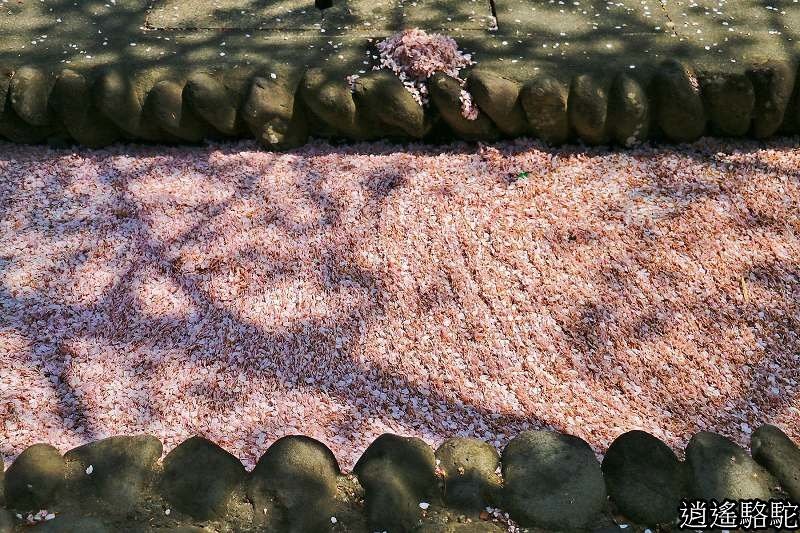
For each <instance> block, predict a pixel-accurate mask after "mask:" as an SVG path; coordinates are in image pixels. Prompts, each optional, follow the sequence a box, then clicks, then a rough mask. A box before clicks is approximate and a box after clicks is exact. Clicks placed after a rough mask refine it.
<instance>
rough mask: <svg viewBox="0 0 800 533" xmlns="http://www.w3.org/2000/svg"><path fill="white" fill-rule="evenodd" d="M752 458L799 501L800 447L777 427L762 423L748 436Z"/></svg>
mask: <svg viewBox="0 0 800 533" xmlns="http://www.w3.org/2000/svg"><path fill="white" fill-rule="evenodd" d="M750 450H751V451H752V453H753V459H755V460H756V462H758V463H759V464H760V465H761V466H763V467H764V468H766V469H767V470H768V471H769V473H770V474H772V475H773V476H775V478H776V479H777V480H778V481H779V482H780V484H781V488H782V489H783V490H785V491H786V492H787V493H788V494H789V496H790V497H791V498H792V499H793V500H794V501H797V502H800V448H798V446H797V444H795V443H794V442H792V440H791V439H790V438H789V437H788V436H787V435H786V433H784V432H783V431H781V430H780V429H779V428H777V427H775V426H773V425H770V424H764V425H763V426H761V427H760V428H758V429H757V430H755V431H754V432H753V435H752V436H751V437H750Z"/></svg>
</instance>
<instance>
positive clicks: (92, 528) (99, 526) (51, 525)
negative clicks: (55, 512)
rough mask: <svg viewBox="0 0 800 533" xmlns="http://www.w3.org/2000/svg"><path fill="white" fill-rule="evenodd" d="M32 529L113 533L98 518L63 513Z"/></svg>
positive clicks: (42, 532)
mask: <svg viewBox="0 0 800 533" xmlns="http://www.w3.org/2000/svg"><path fill="white" fill-rule="evenodd" d="M31 531H34V532H35V533H111V531H112V529H111V528H109V527H108V526H106V525H105V524H103V522H101V521H100V520H98V519H97V518H93V517H89V516H74V515H71V514H70V515H62V516H56V518H54V519H52V520H48V521H46V522H42V523H41V524H40V525H38V526H36V527H34V528H33V529H32V530H31Z"/></svg>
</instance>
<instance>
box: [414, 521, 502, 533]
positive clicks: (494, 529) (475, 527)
mask: <svg viewBox="0 0 800 533" xmlns="http://www.w3.org/2000/svg"><path fill="white" fill-rule="evenodd" d="M504 531H506V530H505V529H504V528H502V527H500V526H499V525H498V524H495V523H493V522H466V523H460V524H459V523H455V524H453V523H450V524H421V525H420V526H419V527H417V528H416V529H415V530H414V533H502V532H504Z"/></svg>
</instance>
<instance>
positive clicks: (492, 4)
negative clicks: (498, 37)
mask: <svg viewBox="0 0 800 533" xmlns="http://www.w3.org/2000/svg"><path fill="white" fill-rule="evenodd" d="M489 7H490V8H491V9H492V17H494V25H495V26H498V27H499V24H498V23H497V6H496V5H495V3H494V0H489Z"/></svg>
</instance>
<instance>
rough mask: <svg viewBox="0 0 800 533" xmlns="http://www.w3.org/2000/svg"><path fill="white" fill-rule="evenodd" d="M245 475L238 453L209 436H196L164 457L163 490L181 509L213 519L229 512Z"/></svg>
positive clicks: (189, 513)
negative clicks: (206, 437)
mask: <svg viewBox="0 0 800 533" xmlns="http://www.w3.org/2000/svg"><path fill="white" fill-rule="evenodd" d="M245 476H246V472H245V469H244V466H243V465H242V463H241V462H240V461H239V460H238V459H237V458H236V457H234V456H233V455H231V454H230V453H228V452H227V451H225V450H223V449H222V448H220V447H219V446H217V445H216V444H214V443H213V442H211V441H209V440H206V439H204V438H202V437H192V438H190V439H188V440H186V441H184V442H182V443H181V444H180V445H179V446H177V447H176V448H175V449H174V450H172V451H171V452H170V453H169V454H167V456H166V457H165V458H164V470H163V472H162V475H161V491H162V493H163V495H164V497H165V498H166V499H167V500H168V501H169V502H170V504H172V506H173V507H175V509H177V510H178V511H180V512H183V513H186V514H188V515H190V516H192V517H194V518H197V519H198V520H210V519H214V518H219V517H222V516H224V515H225V513H226V512H227V509H228V503H229V500H230V499H231V496H232V495H233V493H234V491H235V490H237V489H238V488H239V487H241V484H242V483H243V481H244V479H245Z"/></svg>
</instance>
